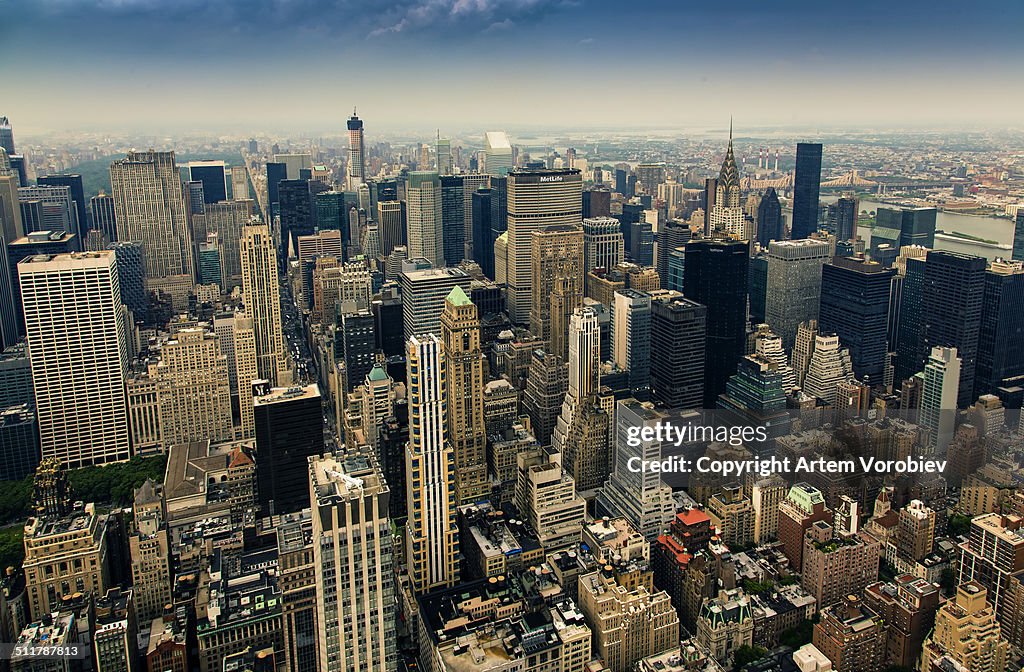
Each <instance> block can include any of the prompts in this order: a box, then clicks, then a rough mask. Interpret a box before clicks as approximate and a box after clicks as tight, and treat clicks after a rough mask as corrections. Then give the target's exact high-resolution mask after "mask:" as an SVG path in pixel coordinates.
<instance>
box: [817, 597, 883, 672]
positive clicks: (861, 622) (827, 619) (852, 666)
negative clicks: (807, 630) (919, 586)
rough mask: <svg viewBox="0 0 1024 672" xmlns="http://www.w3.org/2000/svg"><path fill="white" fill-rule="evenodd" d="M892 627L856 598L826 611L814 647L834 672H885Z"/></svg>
mask: <svg viewBox="0 0 1024 672" xmlns="http://www.w3.org/2000/svg"><path fill="white" fill-rule="evenodd" d="M888 627H889V624H888V623H886V622H885V621H883V620H882V618H881V617H880V616H879V615H878V614H877V613H875V612H874V611H873V610H872V609H871V608H870V607H868V606H867V605H866V604H864V602H863V601H862V600H861V599H860V598H859V597H857V596H856V595H849V596H847V597H846V599H845V600H844V601H843V602H840V603H838V604H834V605H832V606H830V607H827V608H824V609H822V611H821V618H820V620H819V621H818V623H816V624H815V626H814V635H813V642H814V647H815V648H817V649H818V650H819V651H821V653H822V654H824V656H825V657H826V658H827V659H828V660H830V661H832V666H831V669H832V670H834V672H882V670H883V669H884V666H885V661H886V647H885V645H886V631H887V629H888Z"/></svg>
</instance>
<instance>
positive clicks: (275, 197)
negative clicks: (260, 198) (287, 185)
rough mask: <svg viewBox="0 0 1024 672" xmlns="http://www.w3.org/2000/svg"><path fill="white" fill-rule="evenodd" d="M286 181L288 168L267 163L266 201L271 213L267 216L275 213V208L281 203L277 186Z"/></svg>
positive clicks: (274, 162) (278, 164)
mask: <svg viewBox="0 0 1024 672" xmlns="http://www.w3.org/2000/svg"><path fill="white" fill-rule="evenodd" d="M287 179H288V166H286V165H284V164H283V163H278V162H276V161H268V162H267V200H268V202H269V204H270V207H271V212H270V213H268V216H269V214H272V213H277V208H276V207H275V206H276V205H277V204H278V203H280V201H281V196H280V193H279V191H278V185H280V184H281V181H282V180H287Z"/></svg>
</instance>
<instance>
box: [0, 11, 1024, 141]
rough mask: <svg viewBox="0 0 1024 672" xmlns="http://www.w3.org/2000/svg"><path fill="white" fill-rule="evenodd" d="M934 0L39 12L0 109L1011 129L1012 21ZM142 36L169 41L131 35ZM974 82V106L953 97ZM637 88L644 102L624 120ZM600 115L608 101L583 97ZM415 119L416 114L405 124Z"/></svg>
mask: <svg viewBox="0 0 1024 672" xmlns="http://www.w3.org/2000/svg"><path fill="white" fill-rule="evenodd" d="M940 4H941V5H942V6H941V7H936V6H935V5H934V3H923V2H917V1H914V2H908V3H900V4H899V5H898V6H893V5H891V4H886V3H882V2H880V1H877V0H872V1H871V2H868V3H866V4H864V3H862V4H861V5H860V6H859V7H858V14H856V15H854V16H850V15H849V14H848V13H847V12H845V10H840V9H838V8H836V9H829V8H826V9H820V8H818V7H817V6H816V5H812V4H811V3H809V2H805V1H803V0H799V1H797V2H786V3H782V4H780V5H775V6H771V7H765V6H762V5H760V4H758V3H753V2H749V1H748V0H743V1H742V2H739V3H735V2H734V3H730V5H729V7H716V6H695V7H688V8H685V9H679V8H678V7H677V6H675V5H674V4H670V3H662V2H646V3H639V4H636V5H633V6H630V8H629V12H628V14H626V15H625V16H626V19H627V20H626V22H625V23H623V21H622V19H623V17H622V16H621V8H620V7H618V6H616V5H613V4H612V3H608V2H583V1H579V0H555V1H553V2H548V1H546V0H528V1H527V2H509V1H508V0H406V1H403V2H398V3H395V4H392V5H391V6H390V7H389V8H388V9H385V10H381V11H369V10H366V9H365V8H362V7H360V6H359V5H358V3H350V2H337V3H334V4H332V5H327V6H321V5H318V4H314V3H312V2H306V1H305V0H295V1H294V2H288V3H270V2H267V3H256V4H255V6H254V5H253V4H252V3H239V2H235V3H232V2H227V3H218V4H217V5H216V6H207V5H205V4H204V3H196V2H184V3H177V4H175V5H174V6H173V7H169V8H168V7H165V6H164V5H163V4H162V3H159V2H153V1H151V0H120V1H109V0H91V1H59V2H58V1H52V2H43V3H38V4H37V5H32V6H28V5H22V6H18V7H12V8H10V9H9V11H7V13H6V14H5V18H6V19H8V26H9V27H8V30H7V31H5V32H6V35H5V39H4V40H3V41H0V44H2V45H3V46H2V47H0V49H2V50H3V52H6V53H4V58H5V61H6V62H12V61H14V60H15V59H16V58H17V57H19V56H21V55H24V54H26V53H31V54H33V55H34V57H33V59H32V62H33V67H32V68H29V69H21V68H16V69H12V72H10V73H9V74H8V81H9V83H10V84H11V85H12V87H13V89H14V90H15V91H18V92H19V95H16V96H13V97H11V99H10V100H9V101H8V107H7V109H6V110H5V113H7V114H8V115H10V116H11V117H12V118H13V119H16V120H18V123H19V129H20V130H21V132H23V133H27V134H30V135H31V134H34V133H42V132H50V131H57V130H62V129H63V130H70V129H77V130H113V129H121V130H124V129H134V130H149V131H156V132H178V131H182V130H186V129H194V128H197V127H203V128H207V129H210V130H218V129H219V130H226V129H238V128H239V127H242V126H244V127H247V128H253V129H256V128H266V127H270V128H280V129H283V130H291V131H294V130H305V131H310V132H312V131H326V130H333V129H337V130H338V132H339V133H340V132H341V131H342V129H343V127H344V118H345V116H346V115H347V113H348V110H350V109H351V108H352V107H353V105H355V106H356V107H358V109H359V111H360V116H361V117H363V118H366V119H371V120H372V126H373V127H374V128H375V129H377V130H385V129H399V128H402V129H409V128H417V129H419V128H437V127H441V128H448V129H452V128H460V127H463V126H465V125H467V124H474V125H475V124H479V123H480V121H481V120H486V121H487V123H489V124H491V125H494V126H502V125H505V126H510V127H512V126H517V127H522V128H527V127H550V128H557V127H573V128H600V127H611V126H615V125H618V126H620V127H621V126H630V127H634V128H658V129H674V128H681V129H689V128H697V127H704V126H715V127H717V126H718V125H719V124H721V120H722V119H724V118H725V117H726V116H727V115H729V114H730V113H735V114H737V115H738V116H740V117H742V118H743V123H744V125H745V126H748V127H750V126H758V125H765V126H771V127H797V126H801V127H810V128H814V127H824V126H826V125H837V124H838V125H846V126H853V125H857V126H872V125H877V124H887V125H889V126H897V127H899V126H906V127H921V126H928V125H955V126H963V127H968V128H977V127H983V126H993V127H998V126H1003V125H1010V126H1013V125H1015V122H1016V121H1017V119H1018V115H1016V114H1015V110H1016V109H1019V108H1020V105H1021V103H1022V102H1024V94H1022V93H1020V92H1019V91H1017V90H1015V88H1014V87H1012V86H1007V83H1008V82H1011V81H1013V80H1014V78H1015V77H1016V75H1017V72H1018V70H1019V68H1018V67H1016V66H1017V65H1019V63H1020V62H1021V60H1022V58H1024V47H1022V46H1021V44H1020V42H1019V40H1018V39H1017V36H1016V32H1017V31H1016V29H1015V26H1019V25H1020V24H1021V21H1022V20H1024V8H1021V7H1020V6H1019V5H1018V6H1014V5H1013V4H1012V3H1000V2H991V1H986V2H982V3H980V4H979V3H974V4H972V5H970V6H969V7H965V6H962V5H958V4H954V3H952V2H943V3H940ZM738 10H742V13H741V14H740V13H737V12H738ZM734 14H735V16H740V18H739V19H737V18H735V16H734ZM719 26H725V30H724V35H725V37H723V31H722V30H720V29H719V28H718V27H719ZM624 32H625V35H626V38H625V39H624V35H623V33H624ZM153 33H157V34H159V35H161V39H160V40H147V39H142V38H143V37H144V36H145V35H147V34H153ZM633 35H635V36H636V38H635V39H629V37H631V36H633ZM83 36H88V37H89V39H82V37H83ZM126 36H128V37H126ZM623 45H626V47H627V48H626V49H622V46H623ZM963 45H970V48H964V47H963ZM0 53H2V52H0ZM41 74H45V76H40V75H41ZM98 80H102V82H103V86H96V84H97V81H98ZM965 81H967V82H969V85H970V86H969V93H970V95H957V93H958V92H960V91H961V89H962V86H963V83H964V82H965ZM44 83H45V89H44V88H42V87H43V85H44ZM327 83H329V85H325V84H327ZM619 85H621V87H622V88H623V90H622V91H621V92H619V91H618V88H619ZM268 91H270V92H272V93H273V95H261V92H264V93H265V92H268ZM629 91H636V92H638V93H639V92H645V91H646V92H648V93H649V94H651V95H646V96H644V97H643V99H642V103H640V102H638V103H637V104H635V105H627V104H626V103H625V102H624V101H626V100H628V96H627V94H628V92H629ZM198 92H201V95H198ZM511 92H515V95H510V94H511ZM524 94H525V95H524ZM72 100H74V101H76V102H78V103H79V105H78V106H77V107H76V112H75V115H74V120H73V121H71V120H70V119H69V115H67V114H66V110H67V105H68V104H69V102H70V101H72ZM571 100H579V101H580V104H576V105H573V104H566V103H567V102H568V101H571ZM602 100H605V101H606V102H612V103H614V104H592V103H597V102H600V101H602ZM882 100H884V101H885V104H884V105H880V104H879V102H880V101H882ZM981 100H994V101H997V102H996V104H986V105H979V104H977V103H978V101H981ZM243 101H246V102H243ZM588 101H589V103H591V104H587V103H588ZM616 101H623V102H616ZM745 101H757V105H755V106H751V105H750V104H749V103H746V102H745ZM311 103H312V104H311ZM695 103H696V104H695ZM411 105H415V107H416V110H417V114H416V115H415V119H410V117H409V115H407V114H405V113H404V111H405V110H406V109H407V108H408V107H409V106H411ZM626 108H628V110H627V109H626ZM69 122H70V124H71V125H69Z"/></svg>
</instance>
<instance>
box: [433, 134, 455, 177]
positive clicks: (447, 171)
mask: <svg viewBox="0 0 1024 672" xmlns="http://www.w3.org/2000/svg"><path fill="white" fill-rule="evenodd" d="M435 147H436V148H437V172H438V173H439V174H441V175H451V174H452V173H453V172H454V171H453V170H452V141H451V140H449V139H448V138H441V137H439V138H438V139H437V142H436V143H435Z"/></svg>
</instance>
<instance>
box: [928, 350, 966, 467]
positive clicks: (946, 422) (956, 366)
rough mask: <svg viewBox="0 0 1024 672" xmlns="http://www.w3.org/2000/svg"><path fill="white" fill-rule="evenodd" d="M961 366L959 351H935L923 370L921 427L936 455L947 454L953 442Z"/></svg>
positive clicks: (961, 376)
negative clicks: (925, 432)
mask: <svg viewBox="0 0 1024 672" xmlns="http://www.w3.org/2000/svg"><path fill="white" fill-rule="evenodd" d="M962 366H963V361H962V360H961V359H960V357H958V356H957V349H956V348H944V347H934V348H932V351H931V354H930V355H929V356H928V363H927V364H925V367H924V390H923V393H922V395H921V420H920V424H921V426H922V427H924V428H926V429H927V430H928V448H929V449H930V451H931V452H932V453H933V454H935V453H937V454H940V455H941V454H943V453H945V450H946V448H947V447H948V446H949V443H950V442H951V441H952V440H953V431H954V429H955V428H956V409H957V399H958V397H959V389H958V388H959V385H960V381H961V380H962V379H963V375H962V373H961V367H962Z"/></svg>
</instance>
